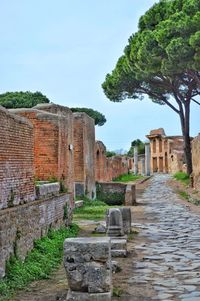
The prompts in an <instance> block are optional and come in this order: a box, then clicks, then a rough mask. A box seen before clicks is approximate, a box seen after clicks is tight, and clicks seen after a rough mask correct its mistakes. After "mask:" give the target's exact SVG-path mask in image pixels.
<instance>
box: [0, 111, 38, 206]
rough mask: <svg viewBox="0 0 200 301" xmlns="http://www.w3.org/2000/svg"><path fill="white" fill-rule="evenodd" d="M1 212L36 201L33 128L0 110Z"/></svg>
mask: <svg viewBox="0 0 200 301" xmlns="http://www.w3.org/2000/svg"><path fill="white" fill-rule="evenodd" d="M0 137H1V138H0V209H4V208H7V207H12V206H15V205H19V204H23V203H26V202H29V201H33V200H34V199H35V189H34V165H33V127H32V125H31V124H30V123H29V122H28V121H27V120H25V119H23V118H21V117H19V116H15V115H14V114H11V113H9V112H8V111H7V110H5V109H4V108H2V107H0Z"/></svg>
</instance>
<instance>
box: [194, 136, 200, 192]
mask: <svg viewBox="0 0 200 301" xmlns="http://www.w3.org/2000/svg"><path fill="white" fill-rule="evenodd" d="M199 158H200V134H199V135H198V136H197V137H195V138H194V139H193V141H192V165H193V178H194V187H195V188H196V189H198V190H200V159H199Z"/></svg>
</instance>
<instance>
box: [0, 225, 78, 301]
mask: <svg viewBox="0 0 200 301" xmlns="http://www.w3.org/2000/svg"><path fill="white" fill-rule="evenodd" d="M78 231H79V227H78V226H77V225H72V226H70V227H69V228H64V227H63V228H61V229H59V230H50V231H49V233H48V235H47V236H46V237H43V238H42V239H40V240H36V241H35V243H34V249H33V250H32V251H30V252H29V253H28V255H27V257H26V259H25V261H24V262H22V260H20V259H19V258H16V257H12V258H11V259H10V261H9V262H8V263H7V267H6V277H5V278H4V279H3V280H0V301H4V300H8V299H9V298H11V296H12V294H13V293H14V291H15V290H17V289H22V288H25V287H26V286H27V285H28V284H29V283H30V282H32V281H35V280H40V279H47V278H49V276H50V274H51V273H52V272H53V271H54V270H55V269H56V268H57V267H58V266H59V264H60V263H61V261H62V257H63V242H64V239H65V238H68V237H75V236H77V234H78Z"/></svg>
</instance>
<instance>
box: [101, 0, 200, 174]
mask: <svg viewBox="0 0 200 301" xmlns="http://www.w3.org/2000/svg"><path fill="white" fill-rule="evenodd" d="M199 24H200V1H199V0H161V1H160V2H158V3H156V4H155V5H153V7H152V8H150V9H149V10H148V11H147V12H146V13H145V14H144V15H143V16H142V17H141V18H140V20H139V25H138V32H136V33H134V34H133V35H132V36H131V37H130V38H129V41H128V45H127V46H126V47H125V49H124V54H123V55H122V56H121V57H120V58H119V60H118V62H117V64H116V67H115V69H114V70H113V71H112V73H111V74H107V76H106V79H105V82H104V83H103V85H102V87H103V89H104V92H105V94H106V96H107V97H108V98H109V99H110V100H111V101H117V102H119V101H122V100H124V99H126V98H132V99H142V98H143V96H144V95H148V96H149V98H150V99H151V100H152V101H153V102H155V103H158V104H160V105H168V106H169V107H170V108H171V109H172V110H174V111H175V112H176V113H177V114H179V117H180V121H181V128H182V133H183V137H184V142H185V155H186V161H187V166H188V173H191V171H192V162H191V146H190V137H189V128H190V122H189V120H190V103H191V101H194V102H196V103H197V104H199V102H198V101H197V100H196V99H195V97H196V96H198V95H200V71H199V70H200V27H199Z"/></svg>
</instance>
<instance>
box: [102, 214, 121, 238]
mask: <svg viewBox="0 0 200 301" xmlns="http://www.w3.org/2000/svg"><path fill="white" fill-rule="evenodd" d="M106 226H107V227H106V228H107V235H108V236H110V237H118V236H123V235H124V229H123V220H122V213H121V211H120V209H119V208H110V209H108V210H107V214H106Z"/></svg>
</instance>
